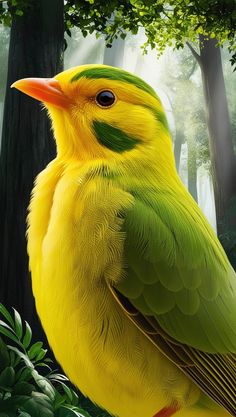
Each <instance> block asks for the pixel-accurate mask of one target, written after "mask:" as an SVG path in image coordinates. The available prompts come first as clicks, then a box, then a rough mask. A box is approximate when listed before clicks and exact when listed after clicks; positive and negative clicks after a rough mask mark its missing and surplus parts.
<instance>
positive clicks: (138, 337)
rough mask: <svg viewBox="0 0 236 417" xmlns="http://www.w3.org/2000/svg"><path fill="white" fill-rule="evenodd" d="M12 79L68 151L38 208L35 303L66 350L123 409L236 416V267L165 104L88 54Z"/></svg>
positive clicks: (79, 371) (109, 403)
mask: <svg viewBox="0 0 236 417" xmlns="http://www.w3.org/2000/svg"><path fill="white" fill-rule="evenodd" d="M12 87H15V88H16V89H18V90H20V91H22V92H24V93H25V94H27V95H29V96H31V97H32V98H35V99H37V100H39V101H40V102H41V103H42V105H43V106H44V107H45V108H46V110H47V112H48V115H49V118H50V120H51V123H52V129H53V132H54V137H55V141H56V148H57V155H56V157H55V159H54V160H52V161H51V162H50V163H49V164H48V166H47V167H46V168H45V169H44V170H43V171H42V172H41V173H40V174H39V175H38V176H37V178H36V181H35V185H34V188H33V191H32V196H31V201H30V205H29V214H28V219H27V222H28V230H27V239H28V246H27V247H28V254H29V268H30V271H31V275H32V288H33V294H34V297H35V302H36V309H37V312H38V315H39V317H40V320H41V322H42V325H43V328H44V330H45V333H46V335H47V338H48V342H49V344H50V346H51V348H52V350H53V352H54V355H55V357H56V359H57V361H58V362H59V363H60V364H61V366H62V368H63V370H64V371H65V373H66V374H67V376H68V377H69V379H70V380H71V381H72V383H73V384H75V385H76V386H77V387H78V388H79V390H80V391H81V392H82V393H83V394H84V395H85V396H87V397H89V398H90V399H91V401H92V402H94V403H95V404H97V405H98V406H100V407H101V408H103V409H105V410H107V412H109V413H110V414H111V415H114V416H117V417H134V416H135V417H143V416H145V417H154V416H155V417H171V416H175V417H227V416H230V415H231V416H236V393H235V386H236V383H235V382H236V378H235V377H236V355H235V353H236V278H235V272H234V270H233V268H232V266H231V264H230V263H229V260H228V258H227V256H226V254H225V252H224V250H223V248H222V246H221V244H220V242H219V240H218V238H217V236H216V234H215V232H214V231H213V229H212V228H211V226H210V225H209V223H208V221H207V220H206V218H205V216H204V214H203V213H202V211H201V209H200V208H199V207H198V205H197V203H196V202H195V201H194V199H193V198H192V196H191V195H190V194H189V193H188V191H187V189H186V188H185V186H184V185H183V183H182V182H181V180H180V178H179V176H178V173H177V170H176V166H175V162H174V155H173V147H172V140H171V135H170V130H169V127H168V122H167V118H166V115H165V111H164V108H163V106H162V103H161V101H160V99H159V97H158V95H157V93H156V92H155V90H154V89H153V88H152V87H151V86H150V85H149V84H148V83H146V82H145V81H144V80H142V79H141V78H139V77H138V76H136V75H134V74H131V73H129V72H127V71H125V70H123V69H121V68H115V67H111V66H106V65H98V64H89V65H81V66H78V67H73V68H70V69H68V70H65V71H63V72H61V73H59V74H57V75H56V76H55V77H53V78H25V79H21V80H18V81H16V82H15V83H14V84H13V85H12Z"/></svg>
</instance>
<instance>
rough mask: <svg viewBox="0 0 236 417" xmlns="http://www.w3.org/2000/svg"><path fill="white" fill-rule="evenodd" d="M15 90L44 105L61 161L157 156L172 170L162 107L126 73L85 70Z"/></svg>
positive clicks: (27, 83)
mask: <svg viewBox="0 0 236 417" xmlns="http://www.w3.org/2000/svg"><path fill="white" fill-rule="evenodd" d="M12 86H13V87H16V88H17V89H19V90H21V91H23V92H24V93H26V94H28V95H30V96H31V97H34V98H36V99H38V100H40V101H42V102H43V103H44V105H45V107H46V108H47V110H48V112H49V115H50V118H51V119H52V125H53V130H54V134H55V139H56V142H57V150H58V157H61V158H65V157H66V158H68V157H70V158H77V159H79V160H87V159H103V160H104V159H106V160H107V159H119V158H122V159H124V158H130V157H131V158H135V157H137V158H143V157H144V156H145V155H147V154H150V155H151V154H152V155H153V156H154V157H155V160H156V162H157V164H158V160H159V163H165V164H169V163H170V164H171V165H173V156H172V150H171V141H170V136H169V131H168V125H167V121H166V117H165V113H164V110H163V107H162V105H161V102H160V100H159V98H158V96H157V94H156V93H155V91H154V90H153V89H152V88H151V87H150V86H149V85H148V84H147V83H146V82H144V81H143V80H142V79H140V78H139V77H137V76H135V75H133V74H130V73H129V72H127V71H124V70H121V69H118V68H114V67H110V66H105V65H83V66H80V67H76V68H72V69H69V70H67V71H64V72H61V73H60V74H58V75H56V76H55V77H54V78H49V79H42V78H26V79H22V80H19V81H16V82H15V83H14V84H13V85H12ZM162 160H163V161H162ZM161 161H162V162H161Z"/></svg>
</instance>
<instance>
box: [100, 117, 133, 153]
mask: <svg viewBox="0 0 236 417" xmlns="http://www.w3.org/2000/svg"><path fill="white" fill-rule="evenodd" d="M93 130H94V133H95V136H96V139H97V141H98V142H99V143H100V144H101V145H104V146H106V148H108V149H110V150H112V151H115V152H118V153H122V152H124V151H129V150H131V149H133V148H134V147H135V145H136V144H137V143H138V142H140V140H139V139H137V138H135V137H133V136H129V135H127V134H126V133H125V132H124V131H123V130H121V129H119V128H117V127H114V126H111V125H109V124H108V123H105V122H99V121H97V120H95V121H94V122H93Z"/></svg>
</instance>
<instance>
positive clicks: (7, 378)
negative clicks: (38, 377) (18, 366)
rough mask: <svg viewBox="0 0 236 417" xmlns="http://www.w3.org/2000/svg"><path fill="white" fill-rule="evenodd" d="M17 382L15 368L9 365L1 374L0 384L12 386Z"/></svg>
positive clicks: (5, 386)
mask: <svg viewBox="0 0 236 417" xmlns="http://www.w3.org/2000/svg"><path fill="white" fill-rule="evenodd" d="M14 382H15V370H14V368H12V366H7V367H6V368H5V369H4V370H3V371H2V372H1V374H0V386H1V387H3V388H10V387H12V385H13V384H14Z"/></svg>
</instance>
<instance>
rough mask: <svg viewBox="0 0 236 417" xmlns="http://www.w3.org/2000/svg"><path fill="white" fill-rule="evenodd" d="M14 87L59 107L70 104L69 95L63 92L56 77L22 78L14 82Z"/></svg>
mask: <svg viewBox="0 0 236 417" xmlns="http://www.w3.org/2000/svg"><path fill="white" fill-rule="evenodd" d="M12 87H15V88H17V89H18V90H20V91H22V92H23V93H25V94H28V96H30V97H33V98H36V99H37V100H40V101H43V102H44V103H46V104H47V103H48V104H52V105H53V106H56V107H59V108H66V107H67V106H68V104H69V99H68V97H66V95H65V94H64V93H63V92H62V90H61V87H60V84H59V82H58V81H57V80H56V79H55V78H22V79H21V80H18V81H16V82H14V83H13V84H12V85H11V88H12Z"/></svg>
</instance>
